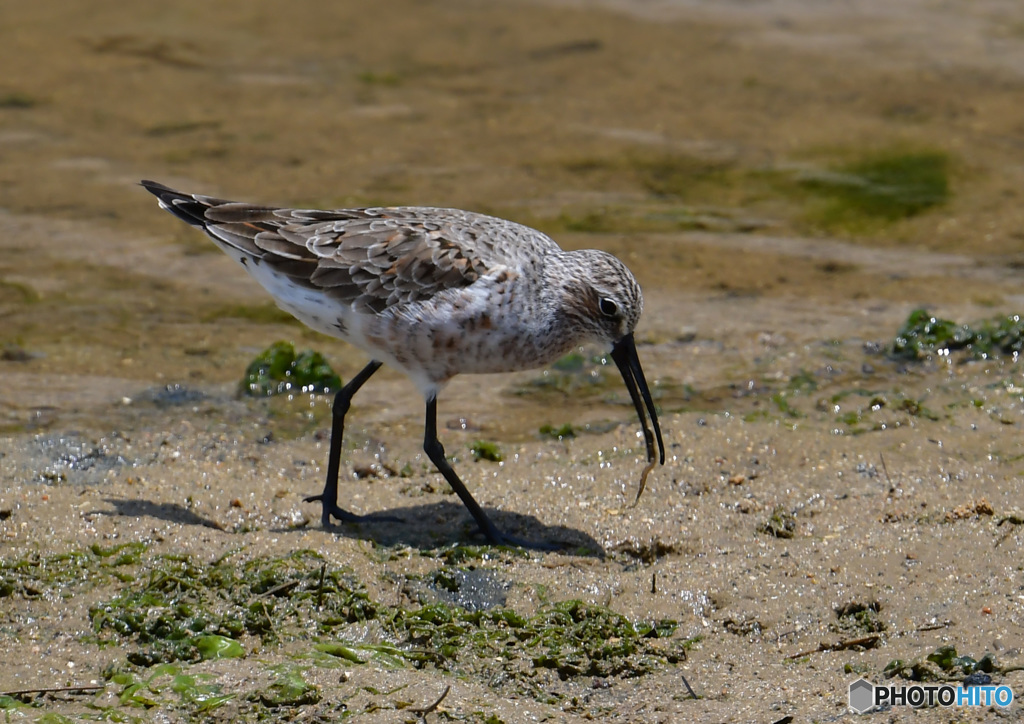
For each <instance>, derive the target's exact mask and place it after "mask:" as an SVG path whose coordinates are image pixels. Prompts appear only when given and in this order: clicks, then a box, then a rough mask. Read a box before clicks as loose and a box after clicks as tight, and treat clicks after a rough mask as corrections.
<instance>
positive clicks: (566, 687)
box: [0, 0, 1024, 724]
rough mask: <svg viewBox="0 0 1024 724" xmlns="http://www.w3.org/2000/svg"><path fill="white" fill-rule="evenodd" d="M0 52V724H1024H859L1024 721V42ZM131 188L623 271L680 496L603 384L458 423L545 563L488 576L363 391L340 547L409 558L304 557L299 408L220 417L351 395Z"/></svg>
mask: <svg viewBox="0 0 1024 724" xmlns="http://www.w3.org/2000/svg"><path fill="white" fill-rule="evenodd" d="M3 15H4V22H2V23H0V39H2V42H0V66H2V67H3V68H4V73H3V77H2V78H0V655H2V657H3V661H4V665H3V666H0V708H3V709H4V715H5V716H6V717H7V718H8V719H10V720H11V721H17V720H26V721H30V720H42V721H53V722H56V721H68V720H70V721H85V720H89V721H92V720H97V719H98V720H110V721H218V720H222V721H249V720H252V721H256V720H292V719H310V720H316V721H327V720H335V719H342V718H346V717H351V718H353V719H359V720H361V721H381V722H385V721H386V722H393V721H410V722H411V721H419V720H423V719H426V720H427V721H443V720H458V721H471V722H491V723H495V722H507V723H509V724H511V723H512V722H520V721H558V722H576V721H583V720H595V719H596V720H607V721H621V722H661V721H663V722H672V721H708V722H711V721H714V722H719V721H760V722H775V721H789V720H790V719H788V717H792V720H793V721H832V720H835V719H839V718H841V717H845V716H850V713H849V710H848V708H847V692H848V686H849V684H850V683H852V682H853V681H855V680H856V679H857V678H860V677H864V678H866V679H868V680H870V681H873V682H875V683H881V682H885V681H891V682H895V683H908V684H909V683H911V682H931V683H936V682H953V683H960V682H963V681H964V680H965V679H969V681H973V682H975V683H985V682H988V683H991V684H996V685H1006V686H1009V687H1010V688H1011V689H1012V690H1013V691H1014V692H1015V693H1016V694H1017V699H1016V700H1015V701H1014V703H1013V704H1012V705H1011V706H1010V707H1009V708H1005V709H1004V708H998V707H980V708H961V709H956V710H947V709H944V708H941V707H932V708H929V709H924V710H921V711H916V712H914V711H911V710H910V709H909V708H900V707H895V708H892V709H889V710H886V711H884V712H878V713H874V714H869V715H868V716H870V717H872V720H874V719H880V718H882V717H885V719H886V720H887V721H889V720H897V721H902V720H905V719H910V718H913V719H914V720H921V721H952V720H956V721H988V720H991V719H993V718H995V717H996V716H1004V715H1005V716H1006V717H1007V718H1009V719H1014V718H1019V717H1020V716H1021V711H1022V709H1021V704H1020V697H1021V696H1024V673H1022V671H1021V670H1020V667H1021V666H1022V664H1024V654H1022V647H1024V634H1022V631H1024V564H1022V562H1021V561H1022V560H1024V559H1022V556H1021V544H1022V542H1024V527H1022V526H1024V511H1022V509H1024V502H1022V501H1024V496H1022V476H1024V448H1022V447H1021V430H1022V427H1024V380H1022V367H1021V363H1020V361H1019V357H1018V354H1017V353H1019V351H1020V347H1019V344H1018V345H1017V346H1016V347H1015V346H1014V345H1015V344H1017V343H1016V342H1015V341H1014V340H1015V339H1018V340H1019V337H1016V338H1015V337H1013V335H1014V334H1018V335H1019V334H1020V326H1019V324H1017V322H1015V321H1013V315H1019V314H1021V313H1022V311H1024V309H1022V307H1024V295H1022V294H1021V292H1020V273H1021V268H1022V266H1024V252H1022V244H1024V205H1022V204H1021V194H1022V191H1021V189H1024V183H1022V182H1024V111H1022V110H1021V105H1020V102H1019V101H1020V98H1021V93H1022V92H1024V11H1022V10H1021V8H1020V7H1018V5H1017V4H1016V3H1009V2H1005V3H1004V2H998V1H997V0H987V1H986V2H977V3H972V4H969V5H955V4H935V3H927V2H906V3H900V4H892V3H887V4H883V3H873V2H868V3H858V4H855V5H843V6H841V7H835V4H832V3H829V4H822V3H809V2H798V1H795V0H788V1H786V0H778V1H777V2H766V3H757V4H751V3H746V2H744V3H740V2H727V3H718V2H716V3H711V2H696V1H695V2H655V3H634V2H624V1H616V2H602V3H589V2H548V3H541V2H538V3H526V2H507V3H478V2H463V1H461V0H460V1H458V2H451V3H435V2H411V1H410V2H405V1H404V0H399V2H396V3H391V4H389V5H388V6H387V8H386V9H385V8H383V7H382V8H381V9H379V10H374V11H373V12H368V11H367V10H366V9H365V8H361V7H360V6H358V5H354V4H333V5H329V4H323V3H313V2H292V3H289V4H288V5H287V6H286V7H283V6H281V5H279V4H275V3H271V2H264V1H256V2H247V3H229V4H209V3H206V4H200V3H196V2H191V1H190V0H187V1H185V2H179V3H175V4H173V5H169V6H159V5H153V6H152V7H142V6H140V7H132V8H126V6H125V5H124V4H123V3H119V2H113V0H109V1H107V2H93V3H88V4H82V3H70V2H51V3H35V4H30V5H23V6H21V7H18V8H17V9H8V10H5V11H4V12H3ZM141 178H153V179H156V180H158V181H160V182H163V183H167V184H169V185H172V186H175V187H179V188H182V189H183V190H189V191H195V192H201V193H207V194H210V195H214V196H221V197H227V198H237V199H239V200H246V201H254V202H262V203H268V204H273V203H277V204H282V205H289V206H302V207H340V206H348V205H367V204H388V205H398V204H414V205H436V206H453V207H460V208H470V209H474V210H479V211H484V212H490V213H495V214H498V215H501V216H504V217H507V218H512V219H515V220H518V221H521V222H524V223H528V224H530V225H533V226H536V227H538V228H541V229H543V230H544V231H546V232H548V233H550V234H551V235H552V236H553V237H554V238H555V239H556V240H557V241H558V242H559V243H560V244H562V246H563V247H566V248H588V247H596V248H601V249H605V250H607V251H609V252H612V253H614V254H616V255H618V256H619V257H620V258H622V259H623V260H624V261H625V262H626V263H627V265H628V266H629V267H630V268H631V269H632V270H633V271H634V273H635V274H636V276H637V278H638V280H639V281H640V283H641V285H642V287H643V289H644V295H645V309H644V316H643V319H642V321H641V324H640V327H639V328H638V330H637V334H636V336H637V342H638V350H639V354H640V358H641V361H642V363H643V366H644V370H645V373H646V376H647V379H648V380H649V381H650V382H651V383H652V391H653V393H654V397H655V400H656V402H657V405H658V408H659V411H660V419H661V426H662V429H663V431H664V435H665V443H666V448H667V451H666V452H667V455H666V457H667V460H666V464H665V465H664V466H663V467H658V468H656V469H655V470H654V471H653V472H652V473H651V475H650V476H649V477H648V479H647V485H646V491H645V492H644V494H643V496H642V497H641V498H640V500H639V502H638V504H637V505H635V506H634V505H633V501H634V498H635V496H636V492H637V486H638V484H639V478H640V474H641V471H642V470H643V467H644V464H645V450H644V444H643V442H644V441H643V438H642V434H641V432H640V429H639V425H638V423H637V420H636V418H635V411H634V410H633V407H632V404H631V402H630V399H629V396H628V393H627V392H626V390H625V388H624V386H623V385H622V382H621V379H620V378H619V377H618V374H617V372H616V371H615V369H614V367H613V366H609V364H608V360H607V359H606V358H605V357H604V355H605V354H606V353H607V350H600V349H591V348H585V349H582V350H579V351H578V353H576V354H574V355H571V356H570V357H568V358H565V359H563V360H560V361H559V362H557V363H556V364H554V365H552V366H551V367H549V368H547V369H544V370H534V371H528V372H522V373H516V374H509V375H502V376H495V377H462V378H457V379H455V380H454V381H453V382H452V383H451V384H450V385H449V386H448V388H446V390H445V391H444V392H443V394H442V396H441V397H440V400H439V423H440V424H439V427H440V428H441V430H440V437H441V439H442V442H443V443H444V445H445V448H446V450H447V453H448V455H449V457H450V458H451V459H452V460H453V465H454V467H455V469H456V470H457V471H458V472H459V474H460V475H461V476H462V478H463V480H464V481H465V483H466V484H467V487H468V488H469V489H470V490H471V491H472V492H473V494H474V495H475V496H476V498H477V500H478V501H479V502H480V503H481V504H482V505H483V506H484V507H485V508H486V509H487V510H488V512H489V514H490V515H491V516H492V518H493V519H494V521H495V522H496V523H497V524H498V526H499V527H501V528H502V529H503V530H507V531H509V532H510V533H513V534H515V535H517V536H521V537H526V538H531V539H536V540H538V541H543V542H546V543H557V544H558V545H560V546H561V550H560V551H558V552H543V551H539V550H515V549H496V548H492V547H487V546H483V545H481V544H482V539H480V537H479V536H478V535H477V533H476V532H475V530H474V528H473V525H472V520H471V518H470V517H469V515H468V513H467V512H466V511H465V510H464V509H463V507H462V506H461V504H460V503H459V501H458V499H457V498H456V497H455V496H454V495H453V494H452V493H451V491H450V490H449V489H448V487H447V485H446V484H445V482H444V480H443V478H442V477H441V476H440V474H438V473H436V472H435V471H434V469H433V468H432V466H431V465H430V464H429V461H428V460H427V458H426V456H425V455H424V454H423V452H422V450H421V447H420V445H421V441H422V434H423V430H422V424H423V421H422V417H423V402H422V400H421V399H420V397H419V395H418V393H417V391H416V390H415V388H414V387H413V386H412V385H411V383H409V382H408V381H407V380H405V379H404V378H402V377H401V376H400V375H397V374H395V373H392V372H389V371H387V370H383V371H382V372H381V373H379V374H378V375H376V376H375V377H374V379H373V380H372V382H371V383H370V384H368V385H367V386H366V387H365V388H364V389H363V390H361V391H360V393H359V395H358V396H357V397H356V398H355V401H354V404H353V407H352V410H351V411H350V413H349V416H348V419H347V423H348V424H347V426H346V440H345V449H344V457H343V466H342V482H341V486H342V496H343V501H342V504H343V505H344V506H346V507H348V508H350V509H352V510H354V511H356V512H359V513H368V512H385V513H387V514H388V515H390V516H394V517H395V518H397V519H398V522H394V521H381V522H379V523H367V524H364V525H360V526H357V527H356V526H341V527H338V528H337V529H334V530H324V529H323V528H322V527H321V525H320V523H319V510H318V509H317V508H316V506H315V505H310V504H307V503H304V502H303V498H304V497H305V496H307V495H311V494H315V493H317V492H319V490H320V489H321V487H322V485H323V476H324V468H325V465H326V454H327V445H328V440H329V428H330V400H329V398H328V397H325V396H323V395H312V396H311V395H305V394H296V395H293V396H291V397H289V396H288V395H279V396H275V397H270V398H250V397H244V396H240V394H239V387H240V385H241V383H242V381H243V378H244V377H245V375H246V370H247V367H248V366H249V365H250V363H252V362H253V360H254V359H256V358H257V356H258V355H260V353H262V352H263V351H264V350H267V349H268V348H269V347H271V345H272V344H274V343H276V342H279V341H282V342H286V343H290V344H292V345H294V349H295V351H296V352H297V353H301V352H302V351H304V350H307V349H313V350H316V351H317V352H319V353H320V354H322V355H323V356H324V358H325V359H326V360H327V361H328V362H329V363H330V365H331V366H332V367H333V369H334V370H335V371H336V372H337V373H338V374H339V375H340V376H341V378H342V379H343V380H345V379H348V378H350V377H351V376H352V375H353V374H355V373H356V372H357V371H358V370H359V369H360V368H361V367H362V365H364V364H365V362H366V358H365V355H364V354H363V353H362V352H360V351H359V350H356V349H354V348H352V347H349V346H347V345H346V344H344V343H343V342H340V341H338V340H334V339H329V338H325V337H322V336H320V335H317V334H315V333H313V332H311V331H309V330H306V329H304V328H303V327H302V326H301V325H300V324H298V323H297V322H294V321H293V320H291V319H290V318H288V317H287V315H284V314H283V313H281V312H280V311H278V310H277V309H276V308H275V307H274V305H273V304H272V303H271V302H270V301H269V300H268V299H267V298H266V296H265V295H264V293H263V292H262V290H261V289H260V288H258V287H257V286H256V285H255V283H253V282H251V281H250V280H249V279H248V278H247V276H246V275H245V274H244V271H243V270H242V269H240V268H238V267H237V266H236V265H235V264H234V263H233V262H231V260H229V259H228V258H226V257H225V256H224V255H222V254H220V253H219V252H218V251H217V250H216V248H215V247H214V246H213V245H212V244H211V243H209V242H208V241H207V240H205V239H204V238H203V237H202V236H201V235H200V234H198V233H197V232H196V231H195V230H193V229H189V228H187V227H185V226H184V225H181V224H180V223H178V222H176V221H175V220H174V219H173V218H171V217H170V216H168V215H167V214H166V213H164V212H162V211H161V210H160V209H158V208H157V207H156V205H155V203H154V202H153V200H152V198H150V197H149V195H148V194H146V193H145V192H144V190H143V189H141V188H140V187H138V186H137V185H136V184H137V181H138V180H139V179H141ZM919 309H924V310H927V312H924V313H919V314H916V315H915V314H914V312H915V310H919ZM933 316H934V317H935V321H934V322H931V321H930V320H931V318H932V317H933ZM944 320H945V321H944ZM1007 320H1009V321H1007ZM1018 321H1019V320H1018ZM947 322H948V323H947ZM962 325H968V326H969V329H970V330H975V331H977V330H983V331H984V334H986V335H989V336H988V337H984V339H985V340H987V342H986V343H985V345H982V343H981V340H982V339H983V335H981V336H977V337H971V342H970V344H967V343H964V344H961V343H960V342H961V341H963V340H965V339H967V338H966V337H965V336H964V335H966V334H967V333H966V332H964V331H963V330H964V327H963V326H962ZM1000 325H1002V326H1000ZM999 330H1003V331H999ZM997 332H998V334H999V335H1002V336H999V338H998V340H997V341H993V340H994V339H995V338H994V337H992V335H993V334H996V333H997ZM901 334H902V335H904V336H903V337H901V336H900V335H901ZM906 335H910V336H911V337H912V339H910V341H909V342H908V338H907V336H906ZM901 339H902V340H903V341H902V342H901V341H900V340H901ZM957 340H960V341H957ZM965 344H967V347H968V348H961V347H964V346H965ZM908 345H910V346H908ZM907 350H911V352H912V353H909V352H908V351H907ZM969 677H973V678H969ZM986 677H987V678H986ZM19 692H20V693H19ZM40 717H43V718H42V719H40Z"/></svg>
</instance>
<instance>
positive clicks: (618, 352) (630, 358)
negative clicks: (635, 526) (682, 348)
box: [612, 332, 665, 505]
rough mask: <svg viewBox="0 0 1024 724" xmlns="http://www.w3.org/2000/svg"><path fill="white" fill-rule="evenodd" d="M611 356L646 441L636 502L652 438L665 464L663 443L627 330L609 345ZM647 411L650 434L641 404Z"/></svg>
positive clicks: (651, 461) (649, 465) (649, 467)
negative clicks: (644, 458)
mask: <svg viewBox="0 0 1024 724" xmlns="http://www.w3.org/2000/svg"><path fill="white" fill-rule="evenodd" d="M612 359H613V360H614V361H615V365H616V366H617V367H618V368H619V372H621V373H622V379H623V381H624V382H625V383H626V389H627V390H629V397H630V399H632V400H633V406H634V407H636V414H637V416H638V417H639V418H640V425H641V426H642V427H643V429H644V441H645V442H646V443H647V467H645V468H644V471H643V472H642V473H641V474H640V489H639V490H638V491H637V493H636V500H635V501H633V505H636V504H637V502H638V501H639V500H640V496H641V495H643V492H644V487H645V486H646V485H647V475H648V474H649V473H650V472H651V470H653V469H654V463H655V459H656V458H655V455H654V440H655V437H657V440H658V450H659V451H660V453H661V456H660V462H661V464H662V465H664V464H665V442H664V441H663V440H662V439H661V426H660V425H659V424H658V413H657V412H655V410H654V400H652V399H651V390H650V388H648V387H647V379H646V378H645V377H644V370H643V368H642V367H641V366H640V358H639V357H637V354H636V343H635V342H634V341H633V333H632V332H630V333H629V334H627V335H626V336H625V337H623V338H622V339H620V340H619V341H618V342H616V343H615V346H614V347H612ZM645 405H646V407H647V413H648V414H650V417H651V424H652V425H653V426H654V433H651V428H649V427H648V426H647V415H645V414H644V406H645Z"/></svg>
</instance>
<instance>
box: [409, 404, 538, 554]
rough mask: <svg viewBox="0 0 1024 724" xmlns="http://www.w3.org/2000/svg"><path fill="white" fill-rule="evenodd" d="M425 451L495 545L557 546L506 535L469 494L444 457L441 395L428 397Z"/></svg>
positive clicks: (481, 529) (486, 536)
mask: <svg viewBox="0 0 1024 724" xmlns="http://www.w3.org/2000/svg"><path fill="white" fill-rule="evenodd" d="M423 451H424V452H425V453H427V457H428V458H430V462H432V463H434V465H435V466H436V467H437V469H438V470H439V471H441V475H443V476H444V479H445V480H447V481H448V484H449V485H450V486H452V490H454V491H455V494H456V495H458V496H459V498H461V499H462V502H463V504H464V505H465V506H466V508H468V509H469V512H470V514H471V515H472V516H473V520H475V521H476V524H477V525H478V526H480V532H481V533H483V534H484V537H485V538H487V542H488V543H491V544H493V545H511V546H522V547H524V548H542V549H546V550H551V549H554V548H555V546H550V545H546V544H543V543H541V544H537V543H531V542H529V541H524V540H521V539H519V538H516V537H514V536H510V535H506V534H505V533H502V532H501V531H500V530H498V528H497V527H496V526H495V525H494V523H492V522H491V519H490V518H488V517H487V513H485V512H484V509H483V508H481V507H480V504H479V503H477V502H476V501H475V500H474V499H473V496H472V495H470V494H469V491H468V490H467V489H466V486H465V485H464V484H463V483H462V481H461V480H459V476H458V475H456V474H455V470H454V469H452V466H451V465H450V464H449V463H448V460H447V458H445V456H444V447H443V446H442V445H441V441H440V440H438V439H437V398H436V397H431V398H430V399H428V400H427V419H426V424H425V425H424V434H423Z"/></svg>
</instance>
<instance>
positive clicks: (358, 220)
mask: <svg viewBox="0 0 1024 724" xmlns="http://www.w3.org/2000/svg"><path fill="white" fill-rule="evenodd" d="M142 185H143V186H145V187H146V189H147V190H149V191H150V192H152V193H153V194H154V195H156V196H157V198H159V199H160V204H161V206H163V207H164V208H165V209H167V210H168V211H170V212H171V213H173V214H174V215H176V216H178V217H179V218H180V219H182V220H184V221H186V222H187V223H189V224H192V225H193V226H197V227H200V228H202V229H203V230H204V231H205V232H206V233H207V234H209V235H210V236H211V237H213V238H214V239H215V240H217V241H218V242H220V243H222V244H224V245H227V246H230V247H233V248H234V249H236V250H238V251H240V252H242V253H244V254H246V255H248V256H250V257H254V258H257V259H260V260H261V263H265V264H267V265H269V266H270V267H271V268H272V269H274V270H276V271H278V272H279V273H283V274H285V275H287V276H288V277H290V278H292V279H293V280H295V281H296V282H298V283H300V284H302V285H304V286H309V287H312V288H318V289H322V290H323V291H324V292H325V293H326V294H327V295H328V296H330V297H332V298H334V299H337V300H339V301H342V302H347V303H351V304H353V305H354V307H355V308H356V309H357V310H362V311H370V312H379V311H381V310H383V309H385V308H387V307H391V306H394V305H397V304H401V303H405V302H415V301H421V300H424V299H428V298H430V297H432V296H433V295H435V294H437V293H439V292H441V291H443V290H445V289H451V288H458V287H466V286H469V285H470V284H472V283H473V282H475V281H476V280H477V279H478V278H480V277H481V276H484V275H486V274H488V273H489V272H490V271H492V270H495V269H496V268H498V267H505V266H514V265H515V264H516V259H517V257H518V254H517V250H516V249H515V246H516V243H517V241H519V240H523V239H528V240H529V241H530V242H531V243H532V244H533V245H534V246H535V247H536V245H537V244H538V243H540V244H541V245H542V246H543V245H544V244H550V246H551V247H553V248H557V247H556V246H555V244H554V242H553V241H551V240H550V239H548V238H547V237H546V236H544V235H543V234H541V233H540V232H537V231H535V230H533V229H530V228H529V227H525V226H520V225H518V224H514V223H512V222H509V221H504V220H502V219H498V218H495V217H491V216H485V215H482V214H474V213H471V212H466V211H458V210H455V209H434V208H427V207H393V208H366V209H338V210H334V211H319V210H313V209H284V208H274V207H267V206H255V205H252V204H246V203H239V202H233V201H225V200H223V199H215V198H212V197H208V196H201V195H198V194H195V195H193V194H184V193H180V192H177V191H174V190H173V189H170V188H167V187H166V186H163V185H161V184H158V183H155V182H152V181H143V182H142Z"/></svg>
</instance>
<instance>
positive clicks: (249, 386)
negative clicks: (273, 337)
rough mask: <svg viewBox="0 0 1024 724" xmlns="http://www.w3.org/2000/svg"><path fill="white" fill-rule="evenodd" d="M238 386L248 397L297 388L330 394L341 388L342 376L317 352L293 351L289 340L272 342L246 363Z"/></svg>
mask: <svg viewBox="0 0 1024 724" xmlns="http://www.w3.org/2000/svg"><path fill="white" fill-rule="evenodd" d="M239 389H240V391H241V392H242V394H244V395H249V396H251V397H270V396H272V395H281V394H289V393H299V392H303V393H313V392H317V393H321V394H329V393H332V392H337V391H338V390H339V389H341V378H340V377H339V376H338V375H337V374H336V373H335V372H334V370H333V369H331V366H330V365H329V364H328V363H327V360H325V359H324V357H323V355H321V354H320V353H319V352H316V351H314V350H305V351H304V352H301V353H299V354H296V352H295V347H294V346H293V345H292V344H291V343H290V342H275V343H274V344H272V345H271V346H270V347H268V348H267V349H265V350H264V351H263V352H261V353H260V354H259V355H257V356H256V358H255V359H254V360H253V361H252V362H250V363H249V366H248V367H247V368H246V370H245V376H244V377H243V378H242V382H241V384H240V386H239Z"/></svg>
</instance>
